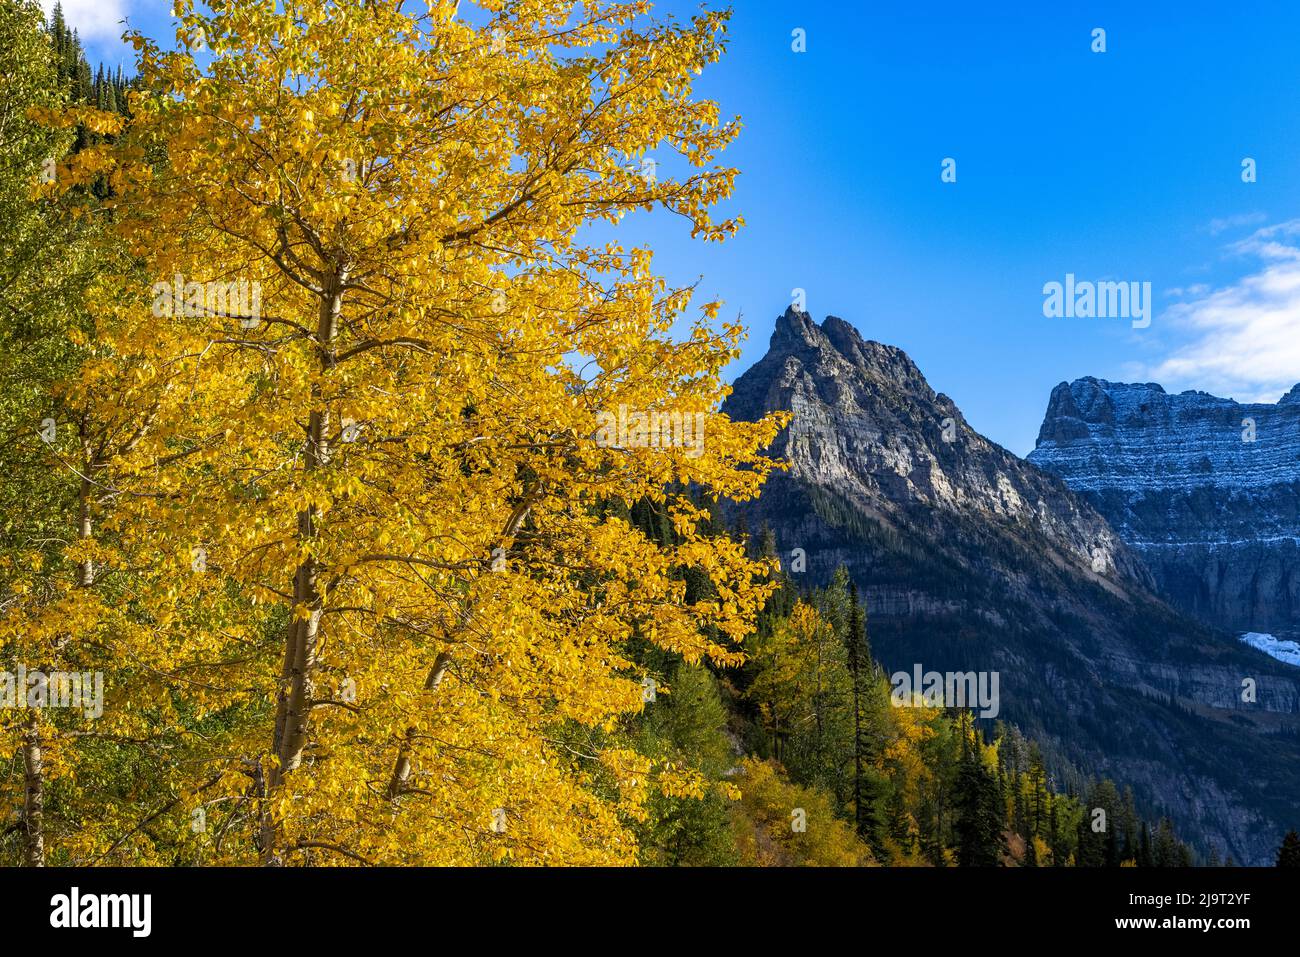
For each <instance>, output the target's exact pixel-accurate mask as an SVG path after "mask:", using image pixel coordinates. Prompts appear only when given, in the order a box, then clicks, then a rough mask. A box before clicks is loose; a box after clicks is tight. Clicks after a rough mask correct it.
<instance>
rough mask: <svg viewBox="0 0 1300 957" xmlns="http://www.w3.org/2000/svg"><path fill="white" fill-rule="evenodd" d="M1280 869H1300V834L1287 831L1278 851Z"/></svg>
mask: <svg viewBox="0 0 1300 957" xmlns="http://www.w3.org/2000/svg"><path fill="white" fill-rule="evenodd" d="M1277 866H1278V867H1300V834H1297V833H1296V832H1295V831H1287V832H1286V837H1284V838H1282V844H1281V846H1280V847H1279V848H1278V849H1277Z"/></svg>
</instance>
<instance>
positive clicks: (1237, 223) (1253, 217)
mask: <svg viewBox="0 0 1300 957" xmlns="http://www.w3.org/2000/svg"><path fill="white" fill-rule="evenodd" d="M1266 219H1268V217H1267V216H1265V215H1264V214H1263V213H1240V214H1238V215H1236V216H1225V217H1224V218H1223V219H1212V220H1210V223H1209V225H1208V226H1206V230H1207V231H1208V232H1209V234H1210V235H1211V236H1217V235H1219V233H1221V232H1223V231H1224V230H1228V229H1238V228H1240V227H1242V226H1255V225H1257V224H1259V223H1262V222H1264V220H1266Z"/></svg>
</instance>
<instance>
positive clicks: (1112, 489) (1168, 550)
mask: <svg viewBox="0 0 1300 957" xmlns="http://www.w3.org/2000/svg"><path fill="white" fill-rule="evenodd" d="M1029 461H1031V462H1033V463H1034V464H1035V465H1037V466H1039V467H1040V468H1043V469H1046V470H1048V471H1050V472H1053V473H1054V474H1056V475H1059V476H1060V477H1061V478H1062V479H1063V480H1064V481H1065V482H1066V484H1068V485H1069V486H1070V487H1071V488H1072V489H1074V490H1075V491H1077V492H1079V493H1080V494H1081V495H1083V496H1084V497H1085V498H1087V500H1088V501H1089V503H1090V504H1091V505H1092V506H1093V507H1095V508H1096V509H1097V510H1098V511H1100V512H1101V513H1102V514H1103V515H1105V516H1106V518H1107V519H1108V520H1109V522H1110V523H1111V525H1112V526H1113V527H1114V528H1115V530H1116V531H1117V532H1119V534H1120V535H1121V536H1122V537H1123V538H1124V540H1125V541H1126V542H1127V543H1128V545H1129V546H1130V547H1131V548H1133V549H1135V550H1136V551H1137V552H1138V554H1140V555H1141V556H1142V558H1143V560H1144V562H1145V564H1146V565H1147V567H1148V568H1150V569H1151V571H1152V573H1153V574H1154V575H1155V578H1156V580H1157V583H1158V586H1159V589H1160V591H1161V593H1162V594H1163V595H1165V597H1166V598H1168V599H1169V600H1170V601H1171V602H1173V603H1174V604H1175V605H1177V606H1179V607H1181V608H1182V609H1183V610H1185V611H1187V612H1188V613H1189V614H1193V615H1195V616H1197V617H1200V618H1202V619H1203V620H1206V621H1209V622H1211V623H1213V624H1216V625H1220V626H1224V627H1228V628H1232V629H1234V630H1236V631H1238V632H1244V631H1259V632H1272V631H1280V632H1283V633H1292V632H1296V631H1300V549H1298V548H1297V546H1298V545H1300V386H1297V387H1296V388H1294V389H1292V390H1291V391H1290V392H1289V393H1287V394H1286V395H1285V396H1283V397H1282V399H1280V400H1279V401H1278V402H1277V403H1276V404H1273V403H1241V402H1235V401H1233V400H1232V399H1226V398H1222V397H1219V396H1214V395H1210V394H1209V393H1206V392H1200V391H1188V392H1180V393H1177V394H1173V395H1171V394H1169V393H1166V392H1165V390H1164V389H1162V388H1161V387H1160V386H1158V385H1155V384H1153V383H1145V384H1134V383H1120V382H1107V381H1105V380H1102V379H1093V378H1084V379H1077V380H1075V381H1074V382H1070V383H1064V382H1063V383H1061V384H1060V385H1059V386H1057V387H1056V388H1055V389H1054V390H1053V391H1052V396H1051V399H1050V400H1049V402H1048V406H1047V413H1046V415H1045V416H1044V418H1043V425H1042V428H1041V429H1040V430H1039V434H1038V443H1037V447H1036V448H1035V449H1034V451H1033V452H1031V453H1030V455H1029Z"/></svg>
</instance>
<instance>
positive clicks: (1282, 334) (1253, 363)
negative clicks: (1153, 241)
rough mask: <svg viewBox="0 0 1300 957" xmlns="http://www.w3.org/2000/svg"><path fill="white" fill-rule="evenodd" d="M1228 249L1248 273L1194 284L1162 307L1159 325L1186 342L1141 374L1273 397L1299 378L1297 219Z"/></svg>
mask: <svg viewBox="0 0 1300 957" xmlns="http://www.w3.org/2000/svg"><path fill="white" fill-rule="evenodd" d="M1227 250H1228V252H1229V253H1231V254H1233V255H1237V256H1242V257H1246V258H1247V259H1248V260H1253V261H1254V263H1253V264H1254V267H1255V268H1254V271H1252V272H1250V273H1248V274H1247V275H1245V276H1243V277H1242V278H1240V279H1238V280H1236V281H1235V282H1233V283H1231V284H1229V285H1227V286H1223V287H1219V288H1214V289H1205V288H1204V287H1193V289H1195V297H1194V298H1192V299H1190V300H1189V301H1187V302H1181V303H1177V304H1175V305H1173V306H1171V307H1169V308H1168V309H1167V310H1165V313H1164V316H1163V317H1162V318H1163V320H1164V322H1163V324H1165V325H1166V326H1167V327H1168V328H1170V329H1171V331H1174V332H1176V333H1178V334H1180V335H1182V336H1185V337H1187V341H1186V342H1185V343H1184V344H1183V345H1181V346H1179V347H1178V348H1176V349H1175V350H1174V351H1173V353H1172V354H1170V355H1169V356H1168V357H1166V358H1165V359H1164V360H1163V361H1161V362H1159V363H1156V364H1154V365H1150V366H1147V367H1146V370H1145V373H1144V374H1145V375H1146V376H1148V377H1149V378H1151V379H1154V380H1155V381H1157V382H1160V383H1162V384H1163V385H1165V386H1166V387H1168V388H1173V389H1179V388H1197V389H1204V390H1206V391H1209V392H1213V393H1215V394H1216V395H1225V396H1231V397H1232V398H1235V399H1237V400H1239V401H1246V402H1272V401H1275V400H1276V399H1277V398H1278V397H1279V396H1281V395H1282V394H1283V393H1285V392H1287V391H1289V390H1290V388H1291V387H1292V386H1294V385H1295V384H1296V382H1297V381H1298V380H1300V220H1291V221H1289V222H1285V223H1279V224H1277V225H1275V226H1267V227H1264V228H1262V229H1257V230H1256V231H1255V232H1254V233H1252V234H1251V235H1250V236H1249V237H1247V238H1246V239H1243V240H1239V241H1237V242H1234V243H1232V244H1231V245H1229V246H1228V247H1227ZM1185 292H1188V293H1191V292H1192V290H1190V289H1189V290H1185Z"/></svg>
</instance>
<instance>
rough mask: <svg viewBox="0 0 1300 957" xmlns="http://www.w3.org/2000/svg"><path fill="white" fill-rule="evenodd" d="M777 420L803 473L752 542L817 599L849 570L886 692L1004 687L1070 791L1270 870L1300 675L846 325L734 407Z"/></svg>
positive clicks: (1296, 791)
mask: <svg viewBox="0 0 1300 957" xmlns="http://www.w3.org/2000/svg"><path fill="white" fill-rule="evenodd" d="M776 409H786V410H792V411H793V412H794V417H793V421H792V422H791V424H790V426H789V427H788V428H787V429H786V431H785V432H784V433H783V434H782V435H781V437H780V438H779V439H778V441H777V443H776V446H775V448H774V450H773V452H774V454H775V455H777V456H779V457H784V458H786V459H788V460H789V462H790V466H791V467H790V469H789V471H787V472H785V473H781V474H778V475H776V476H774V477H773V478H772V479H771V480H770V481H769V483H768V485H767V487H766V489H765V491H764V492H763V495H762V496H761V497H760V499H759V500H758V501H757V502H755V503H750V504H749V505H747V506H745V507H744V509H743V512H744V517H745V520H746V522H747V524H748V527H749V528H750V529H751V530H752V531H754V532H759V531H760V530H762V529H767V530H770V531H771V533H772V535H773V537H774V539H775V547H776V548H777V551H778V552H779V554H780V556H781V558H782V561H783V564H784V565H785V566H786V567H787V568H790V569H792V573H793V571H794V570H795V568H796V566H795V565H794V560H795V559H797V558H799V557H800V555H802V556H803V560H805V561H806V572H804V575H805V576H806V577H807V578H808V579H811V581H812V582H813V583H818V582H823V581H825V580H826V579H828V578H829V577H830V575H831V574H832V573H833V572H834V570H835V569H836V568H837V567H838V566H840V565H844V566H846V567H847V568H848V570H849V572H850V574H851V575H852V577H853V579H854V581H855V582H856V583H857V584H858V587H859V589H860V590H861V592H862V595H863V598H864V600H865V603H866V606H867V610H868V613H869V615H870V620H871V624H870V632H871V639H872V643H873V647H874V649H875V652H876V654H877V656H878V657H880V658H881V660H882V661H883V663H884V664H885V667H886V668H887V669H888V670H889V671H891V672H892V671H895V670H908V671H910V670H911V669H912V667H913V665H914V664H916V663H919V664H921V665H923V667H925V668H926V669H933V670H938V671H971V670H973V671H997V672H999V675H1000V685H1001V704H1000V707H1001V715H1000V716H1001V717H1002V718H1004V719H1006V720H1010V721H1013V722H1014V723H1016V724H1017V725H1018V726H1019V727H1020V728H1021V729H1022V730H1023V731H1024V732H1025V733H1026V734H1027V735H1029V736H1031V737H1033V738H1034V739H1035V740H1037V741H1038V742H1039V744H1040V746H1041V747H1043V749H1044V752H1045V754H1046V756H1047V759H1048V761H1049V763H1050V764H1051V765H1052V767H1053V768H1054V773H1055V774H1056V776H1057V778H1058V783H1061V784H1069V783H1075V784H1077V783H1079V782H1078V775H1079V774H1083V775H1106V776H1109V777H1111V778H1113V779H1114V780H1116V781H1117V782H1119V783H1121V784H1127V785H1131V786H1132V787H1133V789H1134V792H1135V794H1136V795H1137V797H1138V800H1139V804H1140V805H1142V806H1143V809H1144V810H1145V811H1146V812H1147V813H1148V814H1149V815H1152V816H1154V815H1156V814H1162V813H1168V814H1169V815H1170V816H1171V817H1173V818H1174V820H1175V823H1176V824H1177V825H1178V828H1179V830H1180V833H1181V834H1182V835H1183V836H1185V837H1187V838H1189V839H1191V840H1192V841H1193V842H1195V843H1197V844H1199V845H1200V846H1201V847H1202V848H1203V849H1208V848H1209V847H1210V846H1214V847H1215V848H1217V850H1218V852H1219V854H1220V856H1221V857H1222V856H1224V855H1225V854H1231V855H1232V856H1233V857H1234V858H1235V859H1236V860H1238V861H1242V862H1251V863H1268V862H1269V860H1270V858H1271V854H1272V853H1273V851H1274V849H1275V848H1276V846H1277V844H1278V842H1279V841H1280V839H1281V835H1282V833H1283V832H1284V830H1285V828H1286V827H1290V826H1294V822H1295V821H1296V820H1297V819H1300V731H1298V728H1297V726H1298V723H1300V722H1298V713H1300V669H1296V668H1294V667H1291V666H1287V665H1284V664H1282V663H1280V662H1277V661H1274V660H1273V659H1271V658H1269V657H1268V656H1267V655H1264V654H1262V653H1260V652H1258V651H1256V650H1255V649H1252V648H1250V647H1247V646H1245V645H1243V644H1241V643H1240V642H1238V641H1236V640H1235V637H1234V636H1233V635H1231V634H1228V633H1226V632H1222V631H1218V630H1215V629H1213V628H1210V627H1207V626H1205V625H1204V624H1202V623H1200V622H1198V621H1195V620H1193V619H1191V618H1189V617H1187V616H1185V615H1183V614H1181V613H1179V612H1177V611H1176V610H1174V609H1173V608H1171V607H1170V606H1169V605H1168V604H1167V603H1166V602H1164V601H1163V600H1161V599H1160V598H1159V597H1157V595H1156V594H1155V592H1154V588H1155V587H1156V582H1155V580H1154V579H1153V578H1152V575H1151V573H1150V572H1149V571H1148V569H1147V567H1146V565H1145V564H1144V563H1143V561H1142V560H1141V558H1140V556H1139V555H1138V554H1137V553H1135V551H1134V550H1133V549H1131V548H1130V547H1129V546H1128V545H1127V544H1126V543H1125V542H1124V540H1123V538H1122V536H1121V535H1120V534H1119V533H1118V531H1117V530H1116V528H1115V527H1113V526H1112V524H1111V523H1110V522H1108V521H1107V520H1106V518H1105V517H1104V516H1103V513H1102V512H1101V511H1099V510H1098V509H1097V508H1096V507H1095V506H1094V505H1093V504H1091V502H1090V501H1089V498H1088V496H1086V495H1083V494H1079V493H1076V492H1074V491H1072V490H1071V489H1070V488H1069V487H1068V486H1067V485H1066V483H1065V482H1064V481H1062V480H1061V479H1060V478H1058V477H1056V476H1054V475H1051V474H1049V473H1047V472H1044V471H1042V470H1040V469H1039V468H1036V467H1035V466H1034V465H1032V464H1030V463H1028V462H1025V461H1024V460H1022V459H1020V458H1018V457H1016V456H1015V455H1013V454H1011V453H1010V452H1008V451H1006V450H1005V449H1003V448H1001V447H1000V446H998V445H996V444H995V443H993V442H990V441H989V440H988V439H986V438H984V437H983V436H981V435H979V434H978V433H976V432H975V431H974V430H973V429H971V428H970V427H969V426H968V425H967V424H966V423H965V421H964V419H963V418H962V415H961V412H960V410H959V409H957V408H956V406H955V405H954V404H953V403H952V401H951V400H950V399H948V397H947V396H944V395H942V394H939V393H936V392H935V391H934V390H933V389H931V388H930V386H929V384H928V383H927V382H926V381H925V378H924V376H922V375H921V373H920V371H919V370H918V369H917V368H916V366H915V364H914V363H913V362H912V361H911V360H910V359H909V358H908V357H907V356H906V355H905V354H904V353H903V352H902V351H900V350H898V349H896V348H893V347H891V346H886V345H882V344H880V343H877V342H870V341H866V340H864V339H863V338H862V337H861V336H860V335H858V333H857V332H856V330H854V329H853V327H852V326H850V325H849V324H848V323H846V322H844V321H842V320H840V319H835V318H828V319H827V320H826V321H825V322H824V323H822V325H820V326H818V325H817V324H816V323H814V322H813V320H812V319H811V318H810V317H809V316H807V315H806V314H803V313H799V312H795V311H794V310H790V311H787V312H786V314H785V315H784V316H782V317H781V318H780V319H779V320H778V322H777V326H776V330H775V332H774V333H773V336H772V343H771V348H770V350H769V352H768V353H767V355H766V356H764V358H763V359H762V360H760V361H759V362H758V363H757V364H756V365H754V366H753V367H752V368H751V369H750V370H748V371H747V372H746V373H745V374H744V375H742V376H741V377H740V378H739V379H737V380H736V382H735V383H734V386H733V392H732V395H731V397H730V398H729V399H728V402H727V404H726V407H725V411H727V412H728V413H729V414H731V415H732V416H733V417H735V418H740V419H748V420H753V419H756V418H758V417H760V416H761V415H763V414H765V413H766V412H769V411H772V410H776ZM796 549H798V550H800V551H799V552H796ZM795 577H796V578H798V577H799V576H798V575H796V576H795ZM1246 678H1250V679H1252V680H1253V681H1254V683H1255V687H1256V689H1257V693H1256V696H1255V700H1254V701H1249V702H1246V701H1243V700H1242V694H1241V691H1242V682H1243V680H1244V679H1246Z"/></svg>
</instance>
